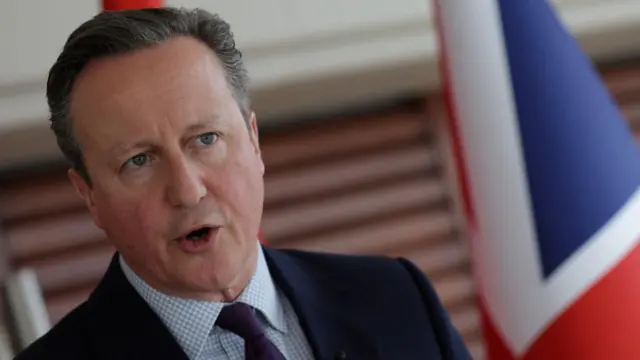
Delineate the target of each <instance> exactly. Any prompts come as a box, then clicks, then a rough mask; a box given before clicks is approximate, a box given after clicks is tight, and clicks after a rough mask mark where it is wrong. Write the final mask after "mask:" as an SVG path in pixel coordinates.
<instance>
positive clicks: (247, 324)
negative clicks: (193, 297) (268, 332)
mask: <svg viewBox="0 0 640 360" xmlns="http://www.w3.org/2000/svg"><path fill="white" fill-rule="evenodd" d="M216 324H217V325H218V326H219V327H221V328H223V329H225V330H228V331H231V332H232V333H234V334H236V335H239V336H240V337H242V338H243V339H245V340H247V339H252V338H255V337H258V336H262V335H264V331H263V330H262V327H261V326H260V322H259V321H258V317H257V316H256V314H255V312H254V311H253V309H252V308H251V307H250V306H249V305H247V304H243V303H234V304H231V305H227V306H225V307H224V308H223V309H222V312H220V315H219V316H218V320H216Z"/></svg>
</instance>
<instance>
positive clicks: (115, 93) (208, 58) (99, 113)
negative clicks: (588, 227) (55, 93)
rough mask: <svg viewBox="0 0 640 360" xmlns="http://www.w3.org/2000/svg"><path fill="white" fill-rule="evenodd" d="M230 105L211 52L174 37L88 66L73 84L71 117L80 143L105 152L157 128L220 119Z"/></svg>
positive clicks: (195, 42) (229, 95) (193, 41)
mask: <svg viewBox="0 0 640 360" xmlns="http://www.w3.org/2000/svg"><path fill="white" fill-rule="evenodd" d="M230 104H233V105H234V106H237V104H236V102H235V99H234V98H233V95H232V93H231V91H230V90H229V88H228V86H227V82H226V77H225V74H224V69H223V68H222V66H221V65H220V64H219V62H218V61H217V58H216V56H215V54H214V53H213V52H212V51H211V50H210V49H209V48H207V47H206V46H205V45H204V44H202V43H200V42H199V41H198V40H196V39H192V38H189V37H178V38H174V39H172V40H169V41H167V42H166V43H164V44H160V45H157V46H153V47H150V48H146V49H143V50H139V51H136V52H133V53H129V54H123V55H118V56H114V57H109V58H105V59H100V60H97V61H95V62H93V63H91V64H90V65H89V66H88V67H87V69H85V71H84V72H83V74H81V75H80V77H79V78H78V80H77V82H76V85H75V86H74V92H73V93H72V101H71V113H72V117H73V118H74V121H75V122H76V124H75V126H76V129H77V130H78V135H79V138H80V139H79V141H80V142H81V145H83V144H82V142H83V141H82V138H85V139H86V140H87V141H86V142H89V143H91V144H90V145H91V146H96V147H98V148H100V149H101V150H100V151H101V152H104V151H107V149H108V148H111V147H113V146H116V145H115V143H117V142H123V140H124V142H125V143H128V142H131V141H140V140H139V139H133V140H128V138H129V136H130V135H133V137H134V138H135V137H140V136H138V134H149V135H150V136H152V135H154V133H157V132H158V128H159V127H163V128H165V129H168V128H173V131H181V130H183V129H182V128H184V127H185V126H189V125H191V124H192V123H194V122H198V121H201V120H202V119H203V117H206V116H212V115H216V116H221V117H224V115H225V113H227V112H229V111H233V110H234V109H230V108H229V106H230ZM155 135H156V136H157V135H158V134H155ZM85 145H86V144H85ZM129 145H130V144H126V145H125V146H129ZM83 148H84V146H83Z"/></svg>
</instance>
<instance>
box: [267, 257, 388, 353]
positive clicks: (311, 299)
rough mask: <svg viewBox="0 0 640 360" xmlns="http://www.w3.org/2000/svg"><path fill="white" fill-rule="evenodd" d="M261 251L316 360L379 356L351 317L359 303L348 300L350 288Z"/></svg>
mask: <svg viewBox="0 0 640 360" xmlns="http://www.w3.org/2000/svg"><path fill="white" fill-rule="evenodd" d="M264 250H265V255H266V258H267V263H268V264H269V270H270V272H271V274H272V276H273V278H274V281H275V282H276V284H277V285H278V287H279V288H280V289H281V290H282V291H283V292H284V294H285V295H286V296H287V298H288V299H289V301H290V302H291V304H292V306H293V308H294V310H295V311H296V314H297V316H298V319H299V320H300V323H301V325H302V328H303V330H304V331H305V333H306V335H307V339H308V341H309V343H310V345H311V347H312V349H313V352H314V355H315V358H316V359H317V360H334V359H340V358H344V359H349V360H360V359H362V360H365V359H366V360H376V359H379V358H380V355H379V353H378V349H377V347H376V343H375V341H374V340H373V339H371V337H370V336H369V335H368V334H367V331H366V329H362V328H361V327H360V326H359V325H358V323H357V321H356V319H353V318H351V314H353V313H354V312H353V311H352V309H355V307H358V306H361V305H362V304H358V303H356V302H355V301H352V300H351V297H350V291H349V289H347V288H344V287H340V286H339V285H336V284H335V283H334V282H331V281H329V280H328V279H322V278H321V277H320V276H318V275H317V274H312V273H310V272H307V271H305V269H303V268H302V267H300V266H299V265H298V264H297V263H296V261H295V260H294V259H293V258H292V257H291V256H290V255H287V254H285V253H283V252H280V251H278V250H273V249H269V248H267V247H264ZM341 353H342V354H343V355H346V357H345V356H342V355H340V354H341Z"/></svg>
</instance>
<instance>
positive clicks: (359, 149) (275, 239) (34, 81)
mask: <svg viewBox="0 0 640 360" xmlns="http://www.w3.org/2000/svg"><path fill="white" fill-rule="evenodd" d="M554 3H555V6H556V8H557V10H558V13H559V14H560V16H561V17H562V18H563V20H564V21H565V23H566V24H567V26H568V27H569V28H570V29H571V31H572V33H573V34H574V35H575V36H576V37H577V38H578V39H579V41H580V43H581V44H582V45H583V47H584V49H585V51H586V52H587V53H588V54H589V56H591V57H592V59H593V60H594V61H595V63H596V64H597V66H598V68H599V70H600V72H601V74H602V75H603V77H604V80H605V82H606V83H607V86H608V87H609V89H610V90H611V91H612V94H613V95H614V96H615V98H616V101H617V102H618V103H619V104H620V106H621V108H622V110H623V112H624V114H625V115H626V117H627V119H628V121H630V122H631V123H632V125H633V126H634V128H635V129H637V134H639V135H640V2H638V1H637V0H607V1H599V0H562V1H560V0H558V1H555V2H554ZM166 4H167V5H177V6H185V7H202V8H205V9H207V10H209V11H212V12H217V13H219V14H220V15H221V16H222V17H223V18H224V19H226V20H227V21H228V22H230V23H231V25H232V29H233V30H234V33H235V35H236V39H237V43H238V46H239V47H240V48H241V49H242V50H243V52H244V54H245V58H246V64H247V66H248V68H249V71H250V75H251V77H252V79H253V88H252V92H253V104H254V108H255V110H256V112H257V115H258V119H259V124H260V127H261V129H260V131H261V144H262V149H263V154H264V160H265V162H266V165H267V172H266V175H265V181H266V199H265V215H264V221H263V235H264V238H265V240H266V241H267V242H268V243H270V244H271V245H273V246H276V247H287V248H299V249H307V250H318V251H331V252H340V253H356V254H386V255H391V256H404V257H407V258H409V259H411V260H412V261H414V262H415V263H416V264H417V265H418V266H419V267H420V268H421V269H422V270H423V271H424V272H425V273H426V274H427V275H428V276H429V277H430V279H431V280H432V281H433V282H434V284H435V286H436V289H437V291H438V293H439V295H440V297H441V299H442V300H443V302H444V304H445V306H446V307H447V309H448V310H449V311H450V313H451V316H452V319H453V322H454V324H455V325H456V326H457V327H458V329H459V330H460V331H461V332H462V334H463V336H464V338H465V341H466V342H467V343H468V344H469V346H470V348H471V349H472V352H473V353H474V356H475V358H476V359H482V354H483V344H482V339H481V334H480V328H479V326H480V321H479V316H478V313H477V309H476V304H475V300H476V299H475V291H474V285H473V279H472V276H471V269H470V264H469V246H468V242H467V237H466V235H465V231H464V226H463V221H461V216H462V214H461V212H460V205H459V200H458V189H457V186H456V181H455V167H454V164H453V162H452V154H451V149H450V138H449V134H448V132H447V127H446V121H447V120H446V117H445V111H444V107H445V106H444V101H443V96H442V94H441V90H440V84H441V82H440V79H439V73H438V67H437V65H438V62H437V60H438V56H439V54H438V49H437V43H436V33H435V28H434V21H433V17H432V8H431V5H432V4H431V2H430V1H428V0H349V1H342V0H322V1H319V0H261V1H255V2H246V1H223V0H206V1H205V0H169V1H167V2H166ZM100 7H101V4H100V2H99V1H97V0H96V1H87V0H65V1H55V2H54V1H46V0H30V1H10V0H2V1H0V285H1V286H2V289H3V293H4V296H3V299H2V309H3V311H2V312H1V313H2V317H1V318H0V328H1V329H2V330H0V334H1V335H0V336H1V337H2V339H0V343H2V342H4V343H5V346H4V347H3V346H2V345H1V344H0V359H3V356H5V357H7V358H8V357H9V356H10V354H11V353H13V352H15V351H17V350H19V349H20V348H22V347H23V346H24V345H25V344H26V343H28V342H29V341H32V340H33V337H34V336H37V334H38V333H39V332H41V331H44V330H45V329H46V328H48V327H49V326H50V325H51V324H54V323H56V322H57V321H58V320H59V319H60V318H61V317H62V316H64V315H65V314H66V313H68V312H69V311H70V310H71V309H72V308H73V307H75V306H77V305H78V304H79V303H80V302H81V301H83V300H84V299H85V298H86V297H87V295H88V294H89V293H90V292H91V291H92V289H93V288H94V286H95V285H96V283H97V281H98V280H99V279H100V277H101V276H102V275H103V273H104V271H105V269H106V266H107V263H108V261H109V260H110V257H111V256H112V253H113V249H112V248H111V247H110V246H109V245H108V244H107V243H106V242H105V241H104V236H103V234H102V233H101V232H100V231H99V230H98V229H97V228H96V227H95V226H94V225H93V223H92V222H91V219H90V217H89V214H88V213H87V212H86V211H85V208H84V206H83V204H82V203H81V202H80V200H79V198H78V197H77V196H76V194H75V192H74V190H73V189H72V187H71V184H70V183H69V182H68V180H67V178H66V164H65V162H64V161H63V159H62V156H61V154H60V153H59V151H58V149H57V147H56V145H55V140H54V137H53V134H52V133H50V131H49V129H48V123H47V107H46V99H45V95H44V87H45V80H46V75H47V71H48V69H49V66H51V65H52V64H53V62H54V60H55V58H56V57H57V55H58V53H59V51H60V49H61V47H62V45H63V43H64V41H65V39H66V37H67V36H68V35H69V33H70V32H71V31H72V30H73V29H74V28H75V27H76V26H78V25H79V24H80V23H81V22H83V21H85V20H87V19H88V18H89V17H91V16H93V15H94V14H96V13H97V12H98V11H100ZM487 91H491V89H490V88H487ZM25 323H28V324H29V325H24V324H25ZM21 324H22V325H21ZM3 352H4V355H3Z"/></svg>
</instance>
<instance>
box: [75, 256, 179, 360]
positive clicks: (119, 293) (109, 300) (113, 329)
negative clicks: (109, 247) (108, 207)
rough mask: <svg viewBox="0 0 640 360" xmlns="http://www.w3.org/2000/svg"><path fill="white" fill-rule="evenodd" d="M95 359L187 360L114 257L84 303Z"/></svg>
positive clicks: (116, 257)
mask: <svg viewBox="0 0 640 360" xmlns="http://www.w3.org/2000/svg"><path fill="white" fill-rule="evenodd" d="M87 307H88V312H89V321H90V322H91V324H89V325H90V327H89V328H92V329H96V330H97V331H96V332H95V334H96V335H95V336H93V338H92V340H93V342H94V344H93V345H94V348H95V349H100V352H99V353H97V354H95V356H96V359H123V360H126V359H132V360H133V359H176V360H189V358H188V357H187V355H186V354H185V353H184V351H183V350H182V348H180V346H179V345H178V343H177V342H176V341H175V339H174V338H173V336H172V335H171V333H170V332H169V331H168V330H167V328H166V327H165V325H164V324H163V323H162V321H161V320H160V318H159V317H158V316H157V315H156V314H155V313H154V312H153V310H151V308H150V307H149V305H147V303H146V302H145V301H144V300H143V299H142V297H140V296H139V295H138V293H137V292H136V291H135V289H134V288H133V286H131V284H130V283H129V282H128V281H127V279H126V278H125V276H124V273H123V272H122V269H121V268H120V264H119V262H118V254H116V255H114V256H113V258H112V260H111V263H110V265H109V268H108V269H107V273H106V274H105V276H104V278H103V279H102V281H101V282H100V283H99V284H98V286H97V288H96V290H95V291H94V292H93V293H92V294H91V296H90V297H89V300H88V301H87Z"/></svg>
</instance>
